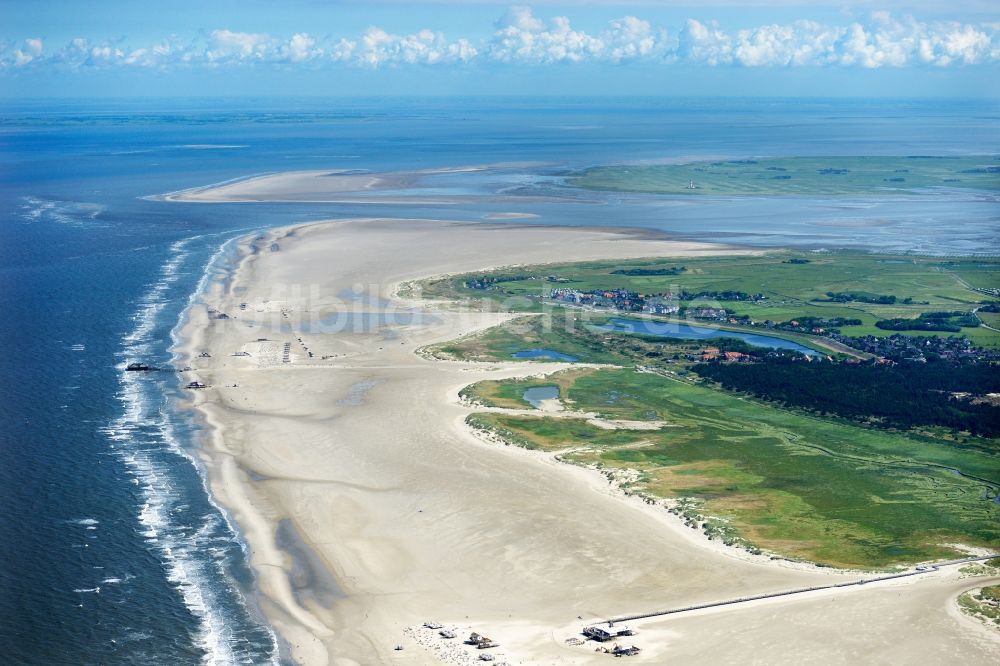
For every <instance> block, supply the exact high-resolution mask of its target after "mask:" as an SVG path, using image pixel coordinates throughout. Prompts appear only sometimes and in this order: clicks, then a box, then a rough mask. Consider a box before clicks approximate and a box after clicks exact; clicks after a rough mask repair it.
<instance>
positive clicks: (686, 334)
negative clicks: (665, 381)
mask: <svg viewBox="0 0 1000 666" xmlns="http://www.w3.org/2000/svg"><path fill="white" fill-rule="evenodd" d="M595 328H599V329H601V330H605V331H613V332H615V333H628V334H636V333H638V334H640V335H652V336H655V337H660V338H671V339H674V340H708V339H712V338H736V339H737V340H742V341H743V342H745V343H747V344H748V345H753V346H754V347H770V348H772V349H790V350H793V351H797V352H801V353H803V354H806V355H808V356H819V352H817V351H815V350H813V349H810V348H809V347H806V346H805V345H800V344H799V343H797V342H792V341H791V340H785V339H784V338H778V337H774V336H772V335H760V334H757V333H743V332H741V331H728V330H724V329H719V328H711V327H708V326H695V325H692V324H681V323H676V322H657V321H640V320H637V319H612V320H611V324H610V325H606V326H595Z"/></svg>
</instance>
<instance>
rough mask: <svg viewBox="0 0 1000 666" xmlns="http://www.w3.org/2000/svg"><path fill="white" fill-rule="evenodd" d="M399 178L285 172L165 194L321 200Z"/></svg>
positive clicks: (220, 199) (224, 198)
mask: <svg viewBox="0 0 1000 666" xmlns="http://www.w3.org/2000/svg"><path fill="white" fill-rule="evenodd" d="M400 182H401V178H399V177H392V176H388V175H375V174H358V173H346V172H341V171H330V170H324V171H284V172H281V173H274V174H265V175H262V176H254V177H253V178H246V179H243V180H237V181H234V182H229V183H223V184H220V185H210V186H208V187H198V188H194V189H190V190H182V191H180V192H172V193H170V194H167V195H164V198H166V199H168V200H170V201H191V202H201V203H207V202H233V201H323V200H325V199H326V198H328V197H330V196H331V195H339V194H341V193H349V192H365V191H369V190H377V189H384V188H386V187H390V186H394V185H398V184H399V183H400Z"/></svg>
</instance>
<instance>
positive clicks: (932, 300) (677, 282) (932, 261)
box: [423, 251, 1000, 353]
mask: <svg viewBox="0 0 1000 666" xmlns="http://www.w3.org/2000/svg"><path fill="white" fill-rule="evenodd" d="M790 259H803V260H808V262H809V263H805V264H793V263H787V262H788V260H790ZM676 266H683V267H684V268H685V270H684V271H683V272H682V273H681V274H679V275H666V276H633V275H622V274H615V273H613V271H615V270H620V269H630V268H658V267H676ZM506 272H508V273H517V274H522V275H531V276H533V277H534V278H535V279H529V280H521V281H516V282H504V283H502V284H501V285H500V286H501V287H502V291H499V292H498V291H482V290H472V289H465V288H463V287H462V283H463V280H464V279H465V278H463V277H458V278H449V279H445V280H435V281H429V282H427V283H425V284H424V285H423V287H424V292H425V294H427V295H429V296H432V297H444V298H469V297H472V298H476V299H487V300H488V301H489V302H490V303H491V306H492V307H503V308H506V309H512V310H516V311H524V312H538V311H541V310H542V304H543V303H545V301H543V300H542V297H543V295H544V294H546V293H548V291H549V290H551V289H552V288H553V287H568V288H573V289H577V290H580V291H589V290H592V289H613V288H627V289H631V290H633V291H636V292H639V293H647V294H649V293H662V292H665V291H674V292H676V291H679V290H686V291H689V292H692V293H697V292H704V291H715V292H721V291H726V290H734V291H742V292H746V293H763V294H764V295H765V296H766V297H767V298H766V300H764V301H761V302H759V303H751V302H746V301H724V302H722V301H720V302H717V303H716V302H712V301H710V300H707V301H706V300H702V301H696V302H694V303H685V305H692V304H693V305H708V306H712V305H714V306H718V307H723V306H724V307H726V308H729V309H731V310H733V311H734V312H735V313H736V315H737V316H739V315H747V316H749V317H750V318H751V319H753V320H755V321H765V320H771V321H775V322H783V321H789V320H792V319H797V318H801V317H806V316H812V317H824V318H832V317H844V318H854V319H860V320H861V321H862V324H861V325H860V326H846V327H842V328H841V333H842V334H844V335H850V336H861V335H878V336H885V335H890V334H891V332H886V331H884V330H881V329H878V328H876V326H875V322H876V321H878V320H881V319H892V318H897V317H903V318H916V317H918V316H919V315H920V313H922V312H933V311H940V310H949V311H952V310H970V309H972V308H973V307H975V306H976V305H977V304H979V303H982V302H984V301H989V300H996V299H995V298H993V297H990V296H988V295H986V294H984V293H982V292H977V291H974V289H973V288H997V287H1000V259H995V258H988V259H985V258H982V259H981V258H967V259H959V260H954V259H943V258H934V257H914V256H888V255H872V254H866V253H861V252H848V251H844V252H823V253H819V252H770V253H767V254H764V255H761V256H722V257H701V258H685V259H647V260H635V261H618V262H610V261H602V262H583V263H573V264H555V265H547V266H527V267H519V268H518V269H516V271H514V270H513V269H511V270H509V271H506ZM548 276H553V277H557V278H558V279H559V280H560V282H558V283H553V282H551V281H549V280H548V279H547V278H548ZM827 292H841V293H842V292H867V293H871V294H886V295H892V296H895V297H896V301H897V302H896V303H895V304H892V305H879V304H873V303H860V302H849V303H837V302H828V301H827V298H828V297H827V295H826V294H827ZM906 299H910V301H911V302H910V303H908V304H906V303H903V301H904V300H906ZM549 303H550V304H551V302H549ZM982 319H983V321H984V322H985V323H987V324H988V325H994V324H996V323H997V322H998V321H1000V317H997V316H996V315H992V314H988V313H983V315H982ZM994 328H1000V326H994ZM769 334H775V335H779V336H782V335H785V334H783V333H781V332H774V331H771V332H769ZM907 335H933V333H929V332H921V331H908V332H907ZM944 335H947V334H944ZM962 335H965V336H967V337H968V338H969V339H970V340H971V341H972V342H973V344H975V345H978V346H988V347H1000V332H998V331H995V330H990V329H989V328H985V327H975V328H972V327H967V328H963V329H962ZM785 337H789V338H790V339H796V338H794V336H788V335H785ZM798 341H801V340H798ZM569 353H572V352H569Z"/></svg>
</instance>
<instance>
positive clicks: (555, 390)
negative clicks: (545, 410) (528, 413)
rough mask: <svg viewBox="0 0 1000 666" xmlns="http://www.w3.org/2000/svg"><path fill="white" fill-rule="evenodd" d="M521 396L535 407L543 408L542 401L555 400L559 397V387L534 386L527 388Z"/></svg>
mask: <svg viewBox="0 0 1000 666" xmlns="http://www.w3.org/2000/svg"><path fill="white" fill-rule="evenodd" d="M521 397H522V398H524V401H525V402H527V403H528V404H530V405H531V406H532V407H534V408H535V409H541V406H542V401H544V400H555V399H557V398H558V397H559V387H558V386H533V387H532V388H530V389H527V390H526V391H525V392H524V394H523V395H522V396H521Z"/></svg>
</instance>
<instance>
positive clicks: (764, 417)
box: [469, 369, 1000, 568]
mask: <svg viewBox="0 0 1000 666" xmlns="http://www.w3.org/2000/svg"><path fill="white" fill-rule="evenodd" d="M556 377H558V375H557V376H556ZM501 383H502V382H501ZM549 383H550V384H551V383H554V382H553V381H549ZM555 383H559V385H560V388H561V397H563V398H565V399H569V400H571V401H573V405H574V407H575V408H576V409H579V410H582V411H595V412H598V413H599V414H601V415H603V416H605V417H607V418H610V419H628V420H636V419H638V420H654V419H655V420H664V421H666V422H667V423H668V426H667V427H665V428H663V429H661V430H654V431H647V430H643V431H639V430H604V429H601V428H598V427H595V426H593V425H590V424H588V423H586V422H585V421H581V420H576V419H555V418H550V417H541V416H539V417H532V416H512V415H505V414H502V413H480V414H473V415H471V416H470V417H469V419H470V424H471V425H473V426H474V427H478V428H484V429H489V430H492V431H495V432H497V433H499V434H501V435H502V436H503V437H504V438H505V439H507V440H508V441H510V442H511V443H514V444H517V445H520V446H525V447H527V448H533V449H541V450H550V451H552V450H566V449H569V450H570V451H569V452H568V453H564V454H563V457H564V458H565V459H567V460H568V461H571V462H576V463H580V464H593V465H598V466H601V467H605V468H610V469H615V468H630V469H635V470H638V471H639V472H640V473H641V477H640V480H639V481H636V482H635V483H634V484H632V488H631V489H632V490H634V491H636V492H641V493H644V494H648V495H652V496H657V497H667V498H680V497H684V498H692V499H693V500H694V501H696V502H697V503H698V505H699V506H700V507H702V510H703V511H704V512H705V513H706V514H708V515H712V516H716V517H718V518H720V519H722V521H724V522H725V523H727V524H728V525H729V526H731V528H732V529H733V530H734V531H735V533H736V534H737V535H738V536H739V537H740V538H742V539H743V540H745V541H746V542H749V543H752V544H755V545H757V546H759V547H762V548H765V549H768V550H770V551H773V552H777V553H781V554H783V555H786V556H790V557H799V558H803V559H807V560H810V561H814V562H820V563H824V564H828V565H833V566H842V567H860V568H880V567H887V566H892V565H899V564H907V563H913V562H918V561H923V560H927V559H933V558H942V557H952V556H955V555H957V554H958V553H957V551H955V550H954V549H952V548H950V547H949V546H947V545H946V544H949V543H968V544H975V545H985V546H991V547H1000V505H998V504H996V503H995V502H992V501H989V500H988V499H985V497H986V496H995V494H996V492H997V488H998V485H1000V455H998V453H997V452H996V451H990V450H988V449H983V448H982V447H977V446H972V445H970V446H961V445H958V444H950V445H949V444H945V443H942V442H940V441H933V440H930V439H925V438H919V437H915V436H912V435H905V434H900V433H890V432H884V431H875V430H868V429H865V428H862V427H859V426H854V425H850V424H845V423H838V422H834V421H830V420H826V419H818V418H812V417H809V416H805V415H802V414H796V413H793V412H789V411H785V410H782V409H777V408H774V407H771V406H768V405H762V404H760V403H757V402H754V401H750V400H745V399H742V398H739V397H736V396H732V395H728V394H725V393H721V392H718V391H714V390H711V389H708V388H705V387H702V386H696V385H692V384H688V383H685V382H680V381H676V380H671V379H668V378H665V377H662V376H658V375H653V374H648V373H638V372H635V371H632V370H605V369H602V370H594V371H588V372H577V373H575V374H572V375H568V376H565V377H562V378H559V379H557V380H555ZM487 392H489V393H493V394H497V393H500V392H501V391H500V390H499V389H498V388H497V387H495V386H490V387H489V388H488V390H487ZM955 470H959V471H961V472H962V473H964V474H967V475H972V476H976V477H980V478H982V479H987V480H989V481H980V480H975V479H971V478H968V477H964V476H961V475H960V474H958V473H956V471H955Z"/></svg>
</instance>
